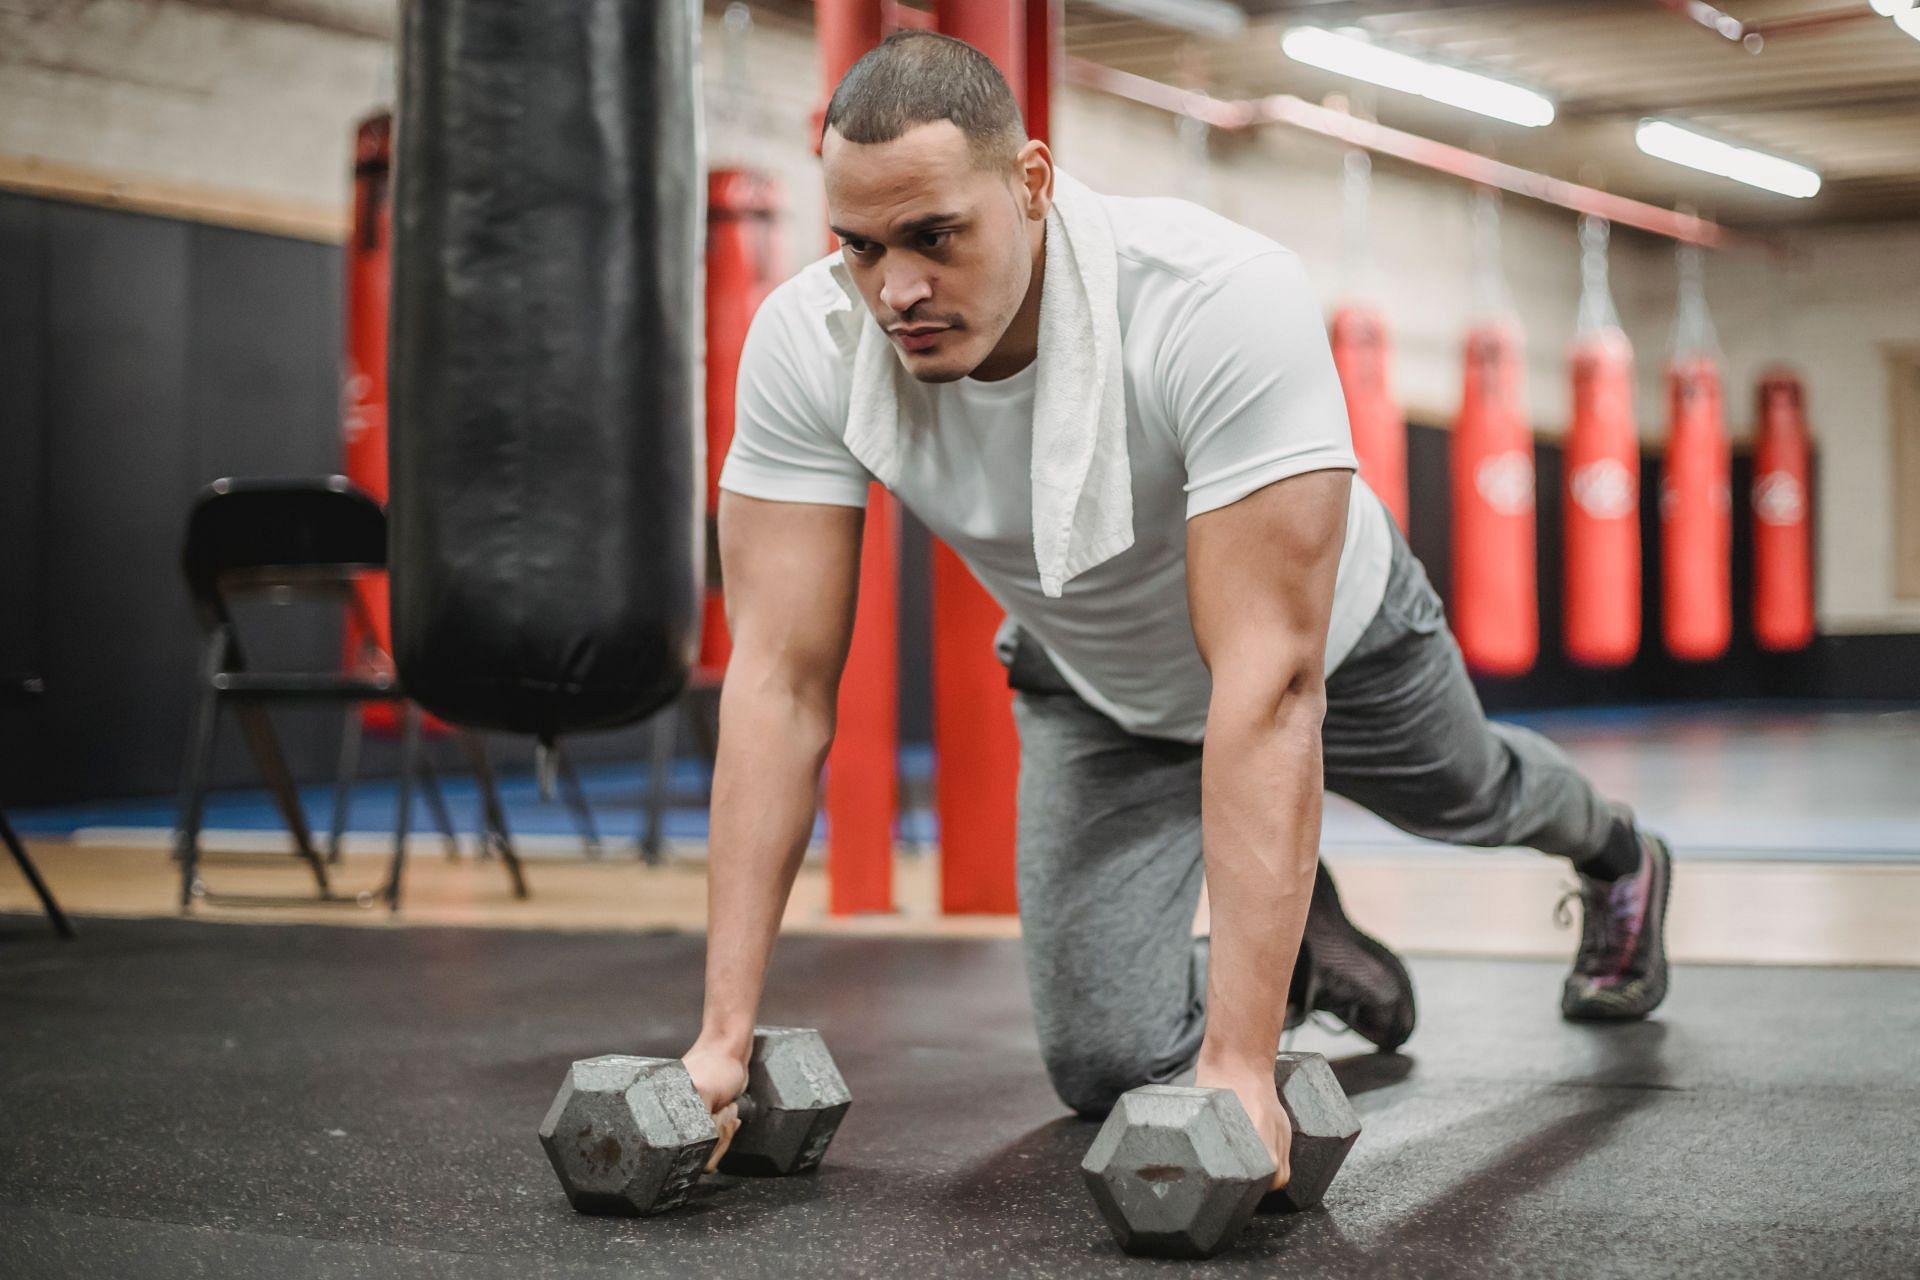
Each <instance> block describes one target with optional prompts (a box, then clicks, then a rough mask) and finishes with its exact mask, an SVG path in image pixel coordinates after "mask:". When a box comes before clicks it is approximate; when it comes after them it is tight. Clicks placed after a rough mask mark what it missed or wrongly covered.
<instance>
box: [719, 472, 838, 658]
mask: <svg viewBox="0 0 1920 1280" xmlns="http://www.w3.org/2000/svg"><path fill="white" fill-rule="evenodd" d="M865 520H866V513H865V512H864V511H862V510H860V509H858V508H856V507H850V506H844V505H832V504H821V503H808V502H778V501H776V502H769V501H763V500H761V499H758V498H751V497H747V496H745V495H742V494H738V493H730V492H729V493H722V494H721V495H720V513H719V525H720V565H721V575H722V579H723V581H724V583H725V585H726V606H727V629H728V631H729V632H730V633H731V639H732V642H733V650H734V661H735V663H737V664H739V667H740V669H742V670H746V669H752V670H754V672H755V678H756V679H759V680H771V681H773V682H775V683H776V684H780V685H784V686H788V687H790V688H793V689H795V690H805V691H809V692H812V693H816V694H819V693H827V694H830V693H831V692H832V691H833V690H834V689H835V688H836V687H837V686H838V683H839V679H840V671H841V668H842V667H843V666H844V665H845V663H846V657H847V647H848V645H849V643H850V642H851V640H852V635H853V616H854V604H855V600H856V597H857V594H858V590H859V585H858V584H859V576H860V535H861V530H862V528H863V527H864V525H865Z"/></svg>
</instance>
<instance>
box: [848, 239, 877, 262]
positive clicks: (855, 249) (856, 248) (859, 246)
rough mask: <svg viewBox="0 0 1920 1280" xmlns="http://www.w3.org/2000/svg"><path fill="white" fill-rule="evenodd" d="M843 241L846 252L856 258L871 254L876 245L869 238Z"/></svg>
mask: <svg viewBox="0 0 1920 1280" xmlns="http://www.w3.org/2000/svg"><path fill="white" fill-rule="evenodd" d="M845 243H846V248H847V252H848V253H850V254H852V255H853V256H854V257H856V258H866V257H870V256H872V254H873V251H874V249H875V248H876V247H877V246H875V245H874V243H873V241H871V240H848V241H846V242H845Z"/></svg>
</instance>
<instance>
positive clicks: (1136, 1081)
mask: <svg viewBox="0 0 1920 1280" xmlns="http://www.w3.org/2000/svg"><path fill="white" fill-rule="evenodd" d="M1203 1027H1204V1023H1201V1022H1195V1023H1193V1024H1192V1025H1191V1026H1188V1027H1183V1028H1181V1029H1179V1030H1177V1031H1170V1029H1169V1028H1168V1027H1166V1026H1164V1025H1162V1026H1160V1027H1157V1028H1147V1027H1143V1026H1134V1025H1127V1026H1121V1027H1112V1028H1108V1029H1107V1030H1106V1031H1105V1032H1104V1033H1103V1032H1101V1031H1099V1030H1093V1029H1089V1028H1086V1027H1084V1026H1083V1027H1081V1028H1079V1029H1078V1034H1066V1035H1061V1036H1058V1037H1046V1036H1043V1037H1042V1044H1041V1056H1042V1057H1043V1058H1044V1059H1045V1061H1046V1064H1047V1078H1048V1079H1049V1080H1051V1081H1052V1082H1053V1091H1054V1092H1055V1093H1056V1094H1058V1095H1059V1096H1060V1101H1062V1102H1064V1103H1066V1104H1067V1105H1068V1106H1069V1107H1071V1108H1073V1110H1075V1111H1077V1112H1079V1113H1080V1114H1081V1115H1083V1116H1092V1117H1099V1116H1103V1115H1105V1114H1106V1113H1107V1112H1109V1111H1111V1110H1113V1105H1114V1103H1116V1102H1118V1101H1119V1100H1120V1095H1121V1094H1123V1093H1125V1092H1127V1091H1128V1090H1129V1089H1137V1088H1139V1087H1140V1086H1141V1085H1143V1084H1152V1083H1155V1082H1160V1083H1165V1081H1166V1080H1167V1079H1169V1078H1170V1073H1171V1072H1173V1071H1175V1070H1177V1069H1178V1068H1179V1066H1180V1065H1182V1064H1188V1065H1190V1064H1191V1061H1192V1059H1193V1056H1194V1054H1196V1053H1197V1052H1199V1047H1200V1035H1201V1032H1202V1029H1203Z"/></svg>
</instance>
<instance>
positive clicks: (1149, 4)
mask: <svg viewBox="0 0 1920 1280" xmlns="http://www.w3.org/2000/svg"><path fill="white" fill-rule="evenodd" d="M1093 7H1094V8H1096V9H1105V10H1107V11H1108V12H1110V13H1119V14H1125V15H1126V16H1127V17H1129V18H1141V19H1144V20H1145V21H1147V22H1157V23H1159V24H1160V25H1161V26H1163V27H1173V28H1175V29H1176V30H1180V31H1191V32H1193V33H1194V34H1195V35H1202V36H1237V35H1239V34H1240V33H1241V32H1243V31H1245V30H1246V29H1247V11H1246V10H1245V9H1242V8H1241V7H1240V6H1239V5H1237V4H1234V3H1232V0H1093Z"/></svg>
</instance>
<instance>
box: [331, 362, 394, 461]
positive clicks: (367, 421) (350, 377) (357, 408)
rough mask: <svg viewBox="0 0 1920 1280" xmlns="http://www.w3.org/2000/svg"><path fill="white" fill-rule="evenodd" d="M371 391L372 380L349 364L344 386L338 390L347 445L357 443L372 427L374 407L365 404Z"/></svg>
mask: <svg viewBox="0 0 1920 1280" xmlns="http://www.w3.org/2000/svg"><path fill="white" fill-rule="evenodd" d="M372 390H373V379H372V378H369V377H368V376H367V375H366V374H364V373H362V372H360V370H359V369H358V368H356V367H355V366H353V365H351V364H349V365H348V366H347V380H346V385H345V386H343V387H342V388H341V389H340V401H341V403H340V411H341V417H342V418H343V419H344V426H345V434H346V438H347V443H348V444H357V443H359V440H360V437H361V436H363V435H365V434H366V433H367V429H368V428H369V427H371V426H372V425H373V421H372V418H373V410H374V409H375V407H376V406H374V405H372V404H369V403H367V401H368V394H369V393H370V392H371V391H372ZM378 407H380V408H384V407H385V406H378Z"/></svg>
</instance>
